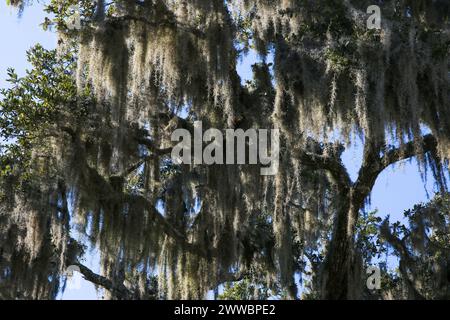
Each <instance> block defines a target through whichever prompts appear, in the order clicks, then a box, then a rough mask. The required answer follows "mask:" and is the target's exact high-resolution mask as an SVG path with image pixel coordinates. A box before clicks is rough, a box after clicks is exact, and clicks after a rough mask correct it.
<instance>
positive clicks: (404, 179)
mask: <svg viewBox="0 0 450 320" xmlns="http://www.w3.org/2000/svg"><path fill="white" fill-rule="evenodd" d="M44 16H45V13H44V12H43V11H42V6H41V5H35V6H32V7H30V8H27V10H25V12H24V14H23V17H22V18H21V19H19V18H18V17H17V13H16V12H15V11H13V10H11V9H9V8H7V7H6V5H5V1H4V0H0V37H1V38H0V41H1V42H0V43H2V48H1V59H0V87H1V88H4V87H5V86H6V85H7V83H6V82H5V78H6V69H7V68H8V67H14V68H15V69H16V70H17V72H18V74H19V75H23V74H24V72H25V69H26V68H28V67H29V65H28V64H27V62H26V55H25V52H26V50H28V49H29V48H30V47H31V46H33V45H34V44H36V43H40V44H42V45H43V46H44V47H45V48H48V49H50V48H54V47H55V45H56V36H55V34H54V33H51V32H44V31H43V30H42V28H41V27H40V26H39V24H40V23H42V21H43V18H44ZM256 59H257V57H256V55H254V54H249V56H247V57H246V58H245V59H243V61H242V62H241V63H240V64H239V68H238V72H239V74H240V75H241V77H242V78H244V79H248V78H249V77H250V76H251V66H250V65H251V63H253V62H254V61H256ZM343 160H344V163H345V164H346V166H347V168H348V170H349V173H350V175H351V176H352V178H353V179H354V178H355V177H356V175H357V172H358V168H359V166H360V164H361V146H360V145H358V144H356V145H355V146H354V147H352V148H351V149H349V150H347V151H346V152H345V153H344V155H343ZM428 181H429V182H428V183H427V189H428V192H429V193H430V194H431V195H432V194H433V184H432V178H431V177H429V179H428ZM371 200H372V204H371V207H370V209H378V210H379V215H380V216H382V217H383V216H386V215H387V214H390V215H391V221H395V220H399V219H401V218H402V217H403V211H404V210H406V209H409V208H411V207H412V206H413V205H414V204H416V203H419V202H422V201H426V200H427V198H426V192H425V189H424V185H423V182H422V180H421V178H420V174H419V172H418V170H417V166H416V164H415V161H412V162H411V163H409V162H407V161H405V162H403V163H402V164H401V165H400V166H399V165H397V166H396V168H395V171H394V170H393V168H392V167H390V168H388V169H387V170H385V171H384V172H383V173H382V174H381V175H380V177H379V178H378V179H377V181H376V184H375V188H374V190H373V193H372V198H371ZM94 261H98V254H93V258H90V259H88V261H87V264H88V265H90V266H91V267H92V268H93V270H94V271H96V272H98V264H97V263H95V262H94ZM81 285H82V287H81V289H80V290H67V291H66V292H65V293H64V295H63V296H62V297H60V298H63V299H95V298H96V297H97V295H96V292H95V289H94V286H93V285H92V284H91V283H89V282H87V281H84V280H83V281H81Z"/></svg>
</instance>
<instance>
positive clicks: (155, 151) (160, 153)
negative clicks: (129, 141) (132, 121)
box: [136, 137, 172, 156]
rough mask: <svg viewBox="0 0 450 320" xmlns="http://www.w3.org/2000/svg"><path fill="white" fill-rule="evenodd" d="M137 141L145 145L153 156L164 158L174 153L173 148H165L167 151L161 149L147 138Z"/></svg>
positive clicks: (137, 139)
mask: <svg viewBox="0 0 450 320" xmlns="http://www.w3.org/2000/svg"><path fill="white" fill-rule="evenodd" d="M136 141H137V142H138V143H139V144H141V145H144V146H146V147H147V148H148V150H150V151H151V152H152V153H153V154H155V155H158V156H163V155H166V154H170V153H171V152H172V148H165V149H160V148H158V147H156V146H155V144H154V143H153V141H152V140H150V139H147V138H139V137H138V138H136Z"/></svg>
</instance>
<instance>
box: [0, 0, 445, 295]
mask: <svg viewBox="0 0 450 320" xmlns="http://www.w3.org/2000/svg"><path fill="white" fill-rule="evenodd" d="M10 3H11V4H13V5H16V6H19V7H23V4H24V2H23V1H10ZM73 5H78V9H77V10H79V13H80V17H81V23H80V26H81V28H79V29H78V28H73V26H71V25H70V24H69V23H68V21H69V20H70V19H71V16H72V15H73V11H74V7H73ZM369 5H370V3H369V1H351V0H344V1H333V0H320V1H294V0H292V1H291V0H287V1H279V2H273V1H268V0H245V1H227V2H223V1H209V0H208V1H206V0H192V1H165V0H155V1H132V0H116V1H112V2H109V3H107V4H106V3H105V2H104V1H60V0H52V1H50V3H49V4H48V8H47V10H48V11H49V12H51V13H52V14H53V15H54V17H53V18H52V20H50V19H47V20H46V21H45V27H54V28H56V30H57V32H58V35H59V37H60V40H59V46H58V49H57V51H51V52H48V51H45V50H43V49H41V48H37V49H35V51H34V54H32V55H31V59H32V61H35V66H34V69H33V70H32V71H31V72H30V73H29V74H28V75H27V76H26V77H25V78H22V79H18V78H17V77H16V76H15V75H14V73H12V72H11V74H10V77H11V81H12V83H13V87H12V88H11V89H8V90H5V91H4V92H3V96H4V98H3V101H2V102H1V105H0V107H1V109H0V112H1V115H2V122H1V128H2V138H3V141H7V142H8V144H7V146H6V147H5V148H6V149H5V150H3V153H2V161H3V163H5V165H6V166H5V168H7V170H3V171H4V172H3V174H2V180H1V181H2V185H3V187H2V190H3V199H4V200H3V201H2V206H1V208H2V209H1V210H2V211H1V217H2V220H1V229H0V230H1V234H2V236H1V237H0V239H2V242H1V248H2V254H1V257H2V261H4V262H2V263H0V266H2V268H3V270H4V271H5V272H4V273H2V274H5V278H6V279H7V281H8V282H7V283H8V286H7V287H6V289H5V290H3V289H4V288H1V289H2V295H3V296H6V295H7V294H9V295H12V296H16V297H54V296H55V293H56V292H57V291H58V288H59V280H60V279H61V277H62V275H63V273H64V270H65V269H66V268H67V266H69V265H77V266H79V267H80V271H81V272H82V273H83V275H84V276H85V278H86V279H88V280H89V281H92V282H94V283H96V284H97V285H99V286H102V287H104V288H105V289H107V291H108V293H109V297H110V298H118V299H126V298H179V297H181V298H202V297H204V295H205V293H206V292H207V291H208V290H213V289H216V288H217V287H218V286H220V285H221V284H223V283H229V282H235V281H239V280H241V279H242V278H243V276H245V279H249V280H248V281H250V282H251V283H258V284H259V283H264V284H265V285H264V286H265V287H266V288H268V289H271V290H273V291H274V292H278V289H279V288H280V289H281V291H282V292H283V294H282V296H286V297H289V298H297V297H298V292H297V284H296V282H295V275H300V276H302V275H303V274H306V273H311V274H312V276H311V278H312V279H313V280H312V282H311V286H313V287H314V291H315V292H316V293H317V294H314V296H315V297H319V298H327V299H349V298H350V299H351V298H359V297H363V296H364V281H363V277H362V276H361V275H362V268H363V265H364V258H363V257H364V252H362V249H361V248H362V247H361V246H360V245H359V244H358V242H357V240H356V237H357V235H358V228H357V222H358V220H360V219H361V217H364V216H365V215H364V211H365V202H366V200H367V199H368V197H369V195H370V192H371V190H372V188H373V185H374V183H375V181H376V178H377V176H378V175H379V174H380V173H381V172H382V171H383V170H384V169H385V168H386V167H388V166H390V165H392V164H394V163H397V162H399V161H402V160H405V159H409V158H412V157H415V158H417V159H418V162H419V164H420V166H421V168H423V169H428V168H430V169H431V170H432V172H433V174H434V178H435V180H436V183H437V184H438V186H439V187H440V189H441V190H442V191H445V190H446V181H445V171H446V170H447V166H448V159H449V157H450V153H449V150H450V140H449V139H450V118H449V117H448V116H446V115H447V114H448V112H449V111H450V105H449V78H448V70H449V65H448V63H449V44H450V41H449V23H448V13H449V5H448V3H447V2H446V1H425V0H424V1H407V0H391V1H380V6H381V9H382V14H383V19H382V21H383V24H382V28H381V29H380V30H376V29H368V28H367V25H366V21H367V19H368V18H369V15H367V14H366V9H367V7H368V6H369ZM248 50H257V51H258V53H259V54H260V55H261V61H260V62H259V63H256V64H255V65H254V66H253V73H254V77H253V80H252V81H251V82H249V83H247V84H245V85H243V84H241V79H240V77H239V76H238V74H237V71H236V64H237V60H238V59H239V58H240V57H241V56H243V55H245V54H246V52H247V51H248ZM268 55H273V56H274V64H271V63H267V57H268ZM49 83H50V84H51V85H50V86H49V85H48V84H49ZM194 120H201V121H202V122H203V126H204V128H208V127H212V128H220V129H225V128H235V129H236V128H241V129H244V130H245V129H248V128H268V129H269V128H276V129H279V130H280V132H281V151H280V167H279V170H278V173H277V174H276V176H274V177H271V176H267V177H264V176H260V174H259V173H260V165H235V166H229V165H209V166H208V165H196V166H191V165H185V164H182V165H179V164H176V163H174V162H172V160H171V158H170V153H171V150H172V147H173V143H172V142H171V139H170V134H171V132H172V131H173V130H175V129H176V128H184V129H187V130H189V131H191V132H192V131H193V130H194V128H193V121H194ZM424 132H429V133H427V134H424ZM355 135H356V136H360V137H362V140H363V143H364V157H363V158H364V159H363V163H362V166H361V169H360V171H359V175H358V178H357V179H356V181H352V180H351V179H350V177H349V175H348V173H347V170H346V168H345V166H344V165H343V164H342V161H341V154H342V151H343V150H344V147H345V145H349V144H350V143H352V141H353V140H354V137H355ZM16 136H17V138H16ZM336 137H337V138H336ZM16 139H17V140H16ZM74 227H76V229H77V230H78V232H80V233H81V234H84V235H86V236H87V238H88V239H89V241H90V243H91V244H92V245H95V246H98V247H99V249H100V252H101V267H102V272H101V275H97V274H94V273H93V272H92V271H90V270H89V269H87V268H86V267H85V266H83V265H82V264H81V258H82V256H83V251H84V250H83V244H82V243H80V241H78V240H77V239H74V238H72V237H71V235H70V230H71V229H73V228H74ZM385 229H386V228H384V229H383V230H385ZM385 234H386V233H385ZM388 235H389V233H388ZM389 239H390V240H393V239H391V238H389ZM366 249H367V248H366ZM17 261H20V263H18V262H17ZM28 267H30V268H36V270H39V271H38V272H29V270H28V269H27V270H25V269H24V268H28ZM155 274H157V275H158V281H157V282H158V288H157V290H156V288H155V281H152V279H153V278H152V277H153V276H155ZM403 276H404V275H403ZM30 277H31V278H30ZM34 277H37V278H34ZM5 283H6V282H5ZM5 292H6V293H5Z"/></svg>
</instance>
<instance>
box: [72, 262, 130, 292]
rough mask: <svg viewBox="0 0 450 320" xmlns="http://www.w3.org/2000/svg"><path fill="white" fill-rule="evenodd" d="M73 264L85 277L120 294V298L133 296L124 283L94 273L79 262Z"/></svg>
mask: <svg viewBox="0 0 450 320" xmlns="http://www.w3.org/2000/svg"><path fill="white" fill-rule="evenodd" d="M72 265H75V266H77V267H78V268H79V269H80V273H81V274H82V275H83V277H84V279H86V280H87V281H89V282H92V283H94V284H95V285H97V286H100V287H103V288H105V289H107V290H108V291H111V292H113V293H115V294H119V298H120V299H129V298H131V297H132V296H133V294H132V293H131V292H130V291H129V290H128V289H127V288H126V287H125V285H124V284H123V283H118V284H116V283H114V282H112V281H111V280H110V279H108V278H106V277H103V276H101V275H99V274H96V273H94V272H93V271H92V270H91V269H89V268H88V267H86V266H85V265H83V264H81V263H79V262H76V263H74V264H72Z"/></svg>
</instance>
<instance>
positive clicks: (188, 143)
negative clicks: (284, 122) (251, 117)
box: [171, 121, 280, 176]
mask: <svg viewBox="0 0 450 320" xmlns="http://www.w3.org/2000/svg"><path fill="white" fill-rule="evenodd" d="M269 133H270V139H269ZM180 139H181V141H180ZM171 140H172V141H173V142H178V144H177V145H176V146H175V147H174V148H173V149H172V154H171V156H172V160H173V161H174V162H175V163H176V164H194V165H201V164H207V165H211V164H261V165H263V166H265V167H262V168H261V171H260V172H261V175H264V176H269V175H275V174H276V173H277V172H278V167H279V153H280V133H279V130H278V129H271V130H268V129H248V130H246V131H244V130H242V129H236V130H235V129H225V130H224V132H223V131H221V130H219V129H215V128H210V129H208V130H206V131H205V132H204V133H203V125H202V122H201V121H195V122H194V137H193V139H192V137H191V133H190V132H189V131H188V130H186V129H176V130H175V131H174V132H173V133H172V136H171ZM204 143H209V144H208V145H206V146H205V147H204V148H203V145H204ZM269 144H270V145H269ZM246 149H247V151H248V152H246ZM269 153H270V154H269Z"/></svg>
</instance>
